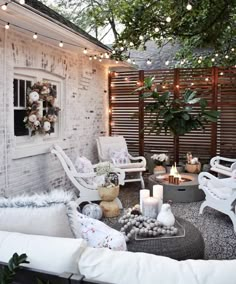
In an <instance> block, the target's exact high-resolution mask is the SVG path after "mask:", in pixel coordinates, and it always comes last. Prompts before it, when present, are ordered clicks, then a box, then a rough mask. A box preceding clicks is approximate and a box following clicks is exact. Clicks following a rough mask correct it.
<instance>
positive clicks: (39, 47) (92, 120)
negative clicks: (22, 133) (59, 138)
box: [0, 29, 108, 196]
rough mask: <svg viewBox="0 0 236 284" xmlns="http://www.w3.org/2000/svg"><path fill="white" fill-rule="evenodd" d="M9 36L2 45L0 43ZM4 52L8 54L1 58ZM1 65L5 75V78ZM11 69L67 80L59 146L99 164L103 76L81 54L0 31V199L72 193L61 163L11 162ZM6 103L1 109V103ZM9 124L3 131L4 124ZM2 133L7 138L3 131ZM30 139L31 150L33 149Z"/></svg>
mask: <svg viewBox="0 0 236 284" xmlns="http://www.w3.org/2000/svg"><path fill="white" fill-rule="evenodd" d="M6 32H7V37H6V41H4V37H5V35H4V34H5V33H6ZM4 46H6V47H7V48H6V49H5V50H6V55H4ZM4 59H5V60H6V72H4V64H3V63H4ZM15 67H20V68H24V67H29V68H38V69H41V70H44V71H49V72H53V73H54V74H56V75H60V76H63V77H65V85H66V93H65V94H64V95H65V100H64V102H65V104H64V105H63V106H62V107H63V109H64V115H65V129H63V140H64V141H66V142H67V144H68V145H69V147H68V149H67V150H66V152H67V154H68V155H69V156H70V157H71V158H72V160H74V159H75V158H76V155H77V154H80V155H84V156H86V157H88V158H89V159H91V160H92V161H93V162H96V161H97V149H96V144H95V139H96V137H98V136H99V135H101V132H106V133H107V131H108V125H107V123H108V111H107V109H108V95H107V70H106V68H105V67H104V66H102V65H101V63H99V62H94V61H93V62H91V61H89V60H88V58H87V57H85V56H84V55H83V54H78V53H77V54H76V53H72V52H68V51H65V49H63V50H62V49H59V48H57V47H55V46H54V47H53V46H50V45H47V44H44V43H42V42H40V41H38V40H37V41H34V40H32V39H30V38H28V37H26V36H24V35H23V34H20V33H16V32H13V31H10V30H9V31H5V30H3V29H0V74H3V75H4V73H5V74H6V76H7V82H6V88H5V90H6V91H5V93H4V87H3V85H4V84H3V83H4V81H3V80H4V76H1V77H0V97H1V98H4V99H1V100H0V157H1V158H0V194H5V195H6V196H8V195H16V194H19V193H22V192H39V191H42V190H50V189H52V188H55V187H59V186H63V187H66V188H69V187H71V185H70V183H69V182H68V180H67V178H65V174H64V172H63V170H62V168H61V165H60V163H59V161H58V160H57V159H56V158H55V157H53V156H52V155H51V154H49V153H48V154H42V155H36V156H31V157H27V158H21V159H14V155H13V153H14V150H15V147H16V140H15V137H14V125H13V124H14V123H13V122H14V121H13V118H14V116H13V114H14V113H13V75H14V68H15ZM4 101H5V103H4ZM5 118H7V123H6V127H5V123H4V119H5ZM5 128H6V130H7V131H6V133H5V132H4V129H5ZM33 140H34V139H32V143H31V144H32V145H33V143H34V141H33Z"/></svg>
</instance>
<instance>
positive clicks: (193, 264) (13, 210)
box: [0, 192, 236, 284]
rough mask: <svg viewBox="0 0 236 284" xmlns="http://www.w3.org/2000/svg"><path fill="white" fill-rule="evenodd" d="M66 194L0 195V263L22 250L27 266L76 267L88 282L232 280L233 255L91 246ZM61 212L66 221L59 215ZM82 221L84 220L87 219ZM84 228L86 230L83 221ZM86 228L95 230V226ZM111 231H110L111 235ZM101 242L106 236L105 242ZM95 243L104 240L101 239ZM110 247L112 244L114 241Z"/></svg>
mask: <svg viewBox="0 0 236 284" xmlns="http://www.w3.org/2000/svg"><path fill="white" fill-rule="evenodd" d="M71 198H72V196H71V195H70V194H69V193H65V192H61V193H59V194H58V193H56V194H55V193H51V194H47V195H46V199H45V195H44V196H37V195H36V196H35V197H34V196H33V197H27V198H20V199H19V198H15V199H12V200H7V199H1V200H0V263H1V262H4V263H6V262H7V261H8V260H9V259H10V257H11V256H12V255H13V254H14V253H15V252H17V253H18V254H21V253H26V254H27V256H28V258H29V261H30V264H27V265H26V266H27V267H30V268H32V269H37V270H42V271H45V272H50V273H52V274H61V273H64V272H68V273H74V274H77V273H78V274H79V273H81V274H82V275H84V276H85V277H86V278H88V279H92V280H94V281H95V282H91V283H99V281H102V282H106V283H117V284H141V283H142V284H152V283H154V282H157V281H158V283H161V284H173V283H179V284H185V283H186V284H187V283H191V284H195V283H196V284H222V283H227V284H235V283H236V273H235V267H236V260H231V261H226V260H224V261H217V260H186V261H180V262H179V261H176V260H173V259H170V258H167V257H162V256H156V255H152V254H146V253H132V252H127V251H112V250H110V249H108V248H92V247H91V245H93V244H94V242H92V241H91V239H90V237H88V235H87V234H86V237H88V238H87V239H86V241H85V240H84V239H85V237H84V235H83V234H81V235H79V234H80V229H81V227H79V228H77V227H78V222H77V220H78V218H80V216H81V214H80V215H78V212H77V211H76V210H74V209H73V208H72V207H71V205H70V204H71V202H70V200H71ZM25 207H26V208H25ZM67 207H68V208H67ZM45 210H46V211H45ZM68 210H69V211H68ZM39 215H40V217H39ZM66 216H67V217H68V220H67V221H65V217H66ZM58 219H59V220H58ZM95 221H97V220H95ZM95 221H94V225H96V226H97V225H99V230H100V231H102V230H103V225H101V224H100V223H99V221H97V222H98V223H96V222H95ZM82 222H83V219H82V220H79V224H81V223H82ZM85 225H86V226H90V224H87V223H86V224H85ZM104 226H105V225H104ZM62 227H63V228H62ZM71 229H72V231H73V232H72V231H71ZM85 229H86V230H85V231H88V230H87V227H86V228H85ZM77 231H78V234H77V236H76V237H77V238H76V239H75V238H73V233H75V234H76V232H77ZM90 231H92V232H93V233H95V231H96V230H90ZM45 234H47V236H46V235H45ZM116 234H118V237H119V233H118V232H115V235H116ZM104 235H105V236H107V232H104V234H103V236H104ZM103 236H102V235H101V239H102V238H104V237H103ZM113 236H114V234H113V235H112V238H113ZM81 237H82V238H83V239H82V238H81ZM99 243H101V242H99ZM106 244H107V242H106V243H105V246H106ZM120 244H122V239H121V242H120ZM96 245H97V243H96ZM101 246H104V243H103V242H102V245H101ZM114 248H116V249H117V245H116V244H114ZM119 249H120V247H119ZM122 249H125V248H124V247H122ZM20 283H21V282H20ZM23 283H24V284H25V282H23ZM27 283H29V282H27ZM56 283H57V282H56ZM60 283H61V282H60ZM67 283H69V282H67ZM76 283H80V282H76Z"/></svg>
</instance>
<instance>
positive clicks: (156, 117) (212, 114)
mask: <svg viewBox="0 0 236 284" xmlns="http://www.w3.org/2000/svg"><path fill="white" fill-rule="evenodd" d="M154 80H155V78H154V77H148V78H145V80H144V85H143V86H141V87H140V88H138V89H137V90H136V91H143V93H142V94H141V97H142V99H145V98H152V99H153V101H152V102H150V103H148V104H147V105H146V107H145V112H146V113H148V114H149V115H150V122H149V123H148V125H147V128H148V129H149V131H150V133H155V134H156V135H158V134H160V132H161V131H163V130H164V131H165V133H167V132H168V131H170V134H172V135H173V136H180V135H184V134H185V133H188V132H191V131H192V130H197V129H204V125H205V124H206V123H208V122H216V121H217V119H218V117H219V115H220V113H219V111H217V110H207V106H208V104H207V101H206V100H205V99H203V98H199V97H197V93H196V92H195V91H192V90H186V91H185V93H184V94H183V95H182V96H181V97H180V98H174V96H173V94H172V93H170V92H165V93H164V94H159V93H158V92H157V88H156V87H155V84H154Z"/></svg>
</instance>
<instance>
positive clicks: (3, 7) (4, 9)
mask: <svg viewBox="0 0 236 284" xmlns="http://www.w3.org/2000/svg"><path fill="white" fill-rule="evenodd" d="M7 5H8V3H5V4H3V5H2V10H3V11H6V10H7Z"/></svg>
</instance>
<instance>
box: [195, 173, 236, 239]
mask: <svg viewBox="0 0 236 284" xmlns="http://www.w3.org/2000/svg"><path fill="white" fill-rule="evenodd" d="M198 182H199V188H200V189H202V190H203V191H204V192H205V194H206V199H205V201H204V202H203V203H202V205H201V207H200V210H199V214H202V213H203V210H204V208H205V207H206V206H209V207H211V208H214V209H215V210H218V211H220V212H222V213H224V214H226V215H228V216H229V218H230V219H231V221H232V223H233V227H234V232H235V233H236V209H235V201H236V170H235V171H233V173H232V177H230V178H223V179H219V178H217V177H215V176H213V175H212V174H210V173H208V172H201V173H200V174H199V176H198Z"/></svg>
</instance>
